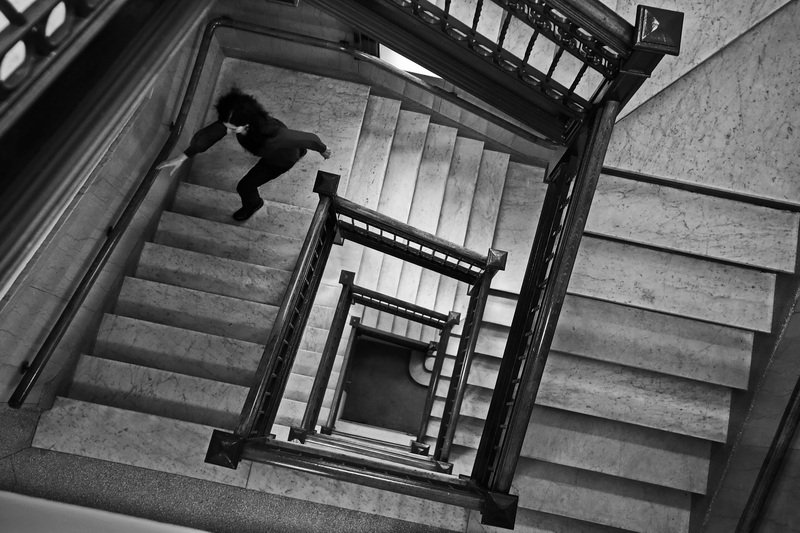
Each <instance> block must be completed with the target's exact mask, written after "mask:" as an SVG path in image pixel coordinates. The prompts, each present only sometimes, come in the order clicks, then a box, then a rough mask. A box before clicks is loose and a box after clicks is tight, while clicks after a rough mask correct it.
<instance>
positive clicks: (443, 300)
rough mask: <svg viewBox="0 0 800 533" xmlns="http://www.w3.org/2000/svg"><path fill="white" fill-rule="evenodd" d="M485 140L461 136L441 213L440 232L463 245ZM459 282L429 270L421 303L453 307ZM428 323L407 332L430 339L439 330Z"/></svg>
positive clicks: (440, 309)
mask: <svg viewBox="0 0 800 533" xmlns="http://www.w3.org/2000/svg"><path fill="white" fill-rule="evenodd" d="M483 147H484V143H483V142H481V141H476V140H473V139H466V138H464V137H459V138H458V139H457V141H456V147H455V152H454V153H453V162H452V164H451V165H450V173H449V174H448V176H447V186H446V188H445V193H444V203H443V204H442V209H441V212H440V214H439V223H438V226H437V230H436V236H437V237H440V238H442V239H445V240H446V241H449V242H452V243H454V244H457V245H459V246H464V242H465V240H466V237H467V229H468V227H469V219H470V213H471V210H472V203H473V199H474V196H475V190H476V186H477V183H478V176H479V172H480V169H481V160H482V158H483ZM457 288H458V282H457V281H456V280H454V279H452V278H448V277H444V276H441V275H439V274H436V273H434V272H432V271H425V272H423V275H422V276H421V278H420V288H419V293H420V295H422V296H423V298H422V299H421V301H419V300H420V299H419V298H418V304H419V305H422V306H423V307H426V308H428V309H433V310H434V311H437V312H439V313H449V312H450V311H451V310H453V304H454V303H455V293H456V290H457ZM436 333H437V332H436V330H434V329H433V328H430V327H428V326H422V327H420V326H419V325H418V324H417V323H411V324H409V328H408V331H407V334H408V335H409V336H410V337H412V338H418V339H420V340H422V341H423V342H427V341H428V340H429V339H431V338H433V337H434V335H435V334H436Z"/></svg>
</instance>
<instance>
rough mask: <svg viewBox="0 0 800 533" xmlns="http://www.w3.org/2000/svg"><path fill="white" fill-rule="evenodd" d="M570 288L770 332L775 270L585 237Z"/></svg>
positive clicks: (653, 308)
mask: <svg viewBox="0 0 800 533" xmlns="http://www.w3.org/2000/svg"><path fill="white" fill-rule="evenodd" d="M568 292H570V293H571V294H577V295H580V296H587V297H590V298H597V299H599V300H605V301H612V302H615V303H619V304H623V305H630V306H633V307H638V308H642V309H649V310H651V311H659V312H662V313H667V314H674V315H677V316H682V317H686V318H696V319H699V320H705V321H708V322H712V323H715V324H723V325H726V326H732V327H737V328H742V329H748V330H753V331H764V332H767V331H769V330H770V328H771V327H772V305H773V300H774V296H775V274H771V273H766V272H761V271H757V270H753V269H749V268H743V267H737V266H730V265H725V264H721V263H716V262H713V261H708V260H704V259H698V258H695V257H687V256H682V255H677V254H670V253H668V252H662V251H658V250H652V249H648V248H643V247H640V246H634V245H630V244H623V243H619V242H614V241H607V240H604V239H598V238H593V237H584V238H583V239H582V240H581V245H580V248H579V250H578V255H577V258H576V260H575V267H574V269H573V272H572V277H571V278H570V283H569V288H568Z"/></svg>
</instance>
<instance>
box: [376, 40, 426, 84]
mask: <svg viewBox="0 0 800 533" xmlns="http://www.w3.org/2000/svg"><path fill="white" fill-rule="evenodd" d="M380 55H381V59H383V60H384V61H386V62H387V63H389V64H390V65H394V66H395V67H397V68H399V69H401V70H405V71H406V72H411V73H413V74H422V75H423V76H430V77H432V78H438V77H439V76H437V75H436V74H434V73H433V72H431V71H430V70H427V69H425V68H422V67H421V66H419V65H417V64H416V63H414V62H413V61H411V60H410V59H406V58H405V57H403V56H401V55H400V54H398V53H397V52H395V51H393V50H390V49H389V48H386V47H385V46H384V45H380Z"/></svg>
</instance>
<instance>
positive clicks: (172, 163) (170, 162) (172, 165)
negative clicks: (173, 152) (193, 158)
mask: <svg viewBox="0 0 800 533" xmlns="http://www.w3.org/2000/svg"><path fill="white" fill-rule="evenodd" d="M187 159H188V157H187V156H186V154H181V155H179V156H177V157H173V158H172V159H167V160H166V161H164V162H163V163H161V164H160V165H158V166H157V167H156V170H162V169H165V168H168V169H169V174H170V176H171V175H172V174H174V173H175V170H177V168H178V167H179V166H181V164H183V162H184V161H186V160H187Z"/></svg>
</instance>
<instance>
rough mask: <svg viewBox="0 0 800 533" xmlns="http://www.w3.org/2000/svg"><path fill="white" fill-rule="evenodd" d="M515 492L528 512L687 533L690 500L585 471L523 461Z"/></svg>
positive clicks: (685, 494) (631, 528)
mask: <svg viewBox="0 0 800 533" xmlns="http://www.w3.org/2000/svg"><path fill="white" fill-rule="evenodd" d="M512 491H514V492H516V493H518V494H519V506H520V507H521V508H524V509H531V510H534V511H539V512H545V513H550V514H553V515H558V516H565V517H568V518H574V519H577V520H585V521H590V522H594V523H597V524H602V525H605V526H610V527H616V528H621V529H624V530H626V531H640V532H647V533H661V532H663V533H674V532H687V531H689V516H690V510H691V495H690V493H688V492H684V491H677V490H673V489H668V488H664V487H659V486H656V485H650V484H647V483H640V482H637V481H630V480H626V479H621V478H618V477H614V476H607V475H604V474H598V473H595V472H589V471H587V470H578V469H574V468H569V467H566V466H560V465H554V464H552V463H548V462H545V461H535V460H531V459H520V461H519V463H517V470H516V473H515V475H514V481H513V484H512Z"/></svg>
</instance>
